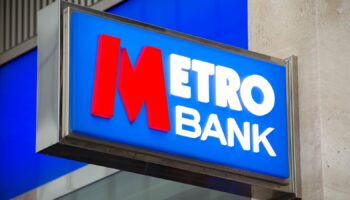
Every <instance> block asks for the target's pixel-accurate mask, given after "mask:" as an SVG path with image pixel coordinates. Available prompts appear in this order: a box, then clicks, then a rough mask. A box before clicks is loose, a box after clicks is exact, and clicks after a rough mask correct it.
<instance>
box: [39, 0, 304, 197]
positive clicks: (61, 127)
mask: <svg viewBox="0 0 350 200" xmlns="http://www.w3.org/2000/svg"><path fill="white" fill-rule="evenodd" d="M72 11H79V12H84V13H88V14H92V15H95V16H99V17H102V18H106V19H109V20H114V21H118V22H121V23H125V24H128V25H131V26H135V27H139V28H142V29H146V30H151V31H154V32H157V33H161V34H166V35H170V36H174V37H177V38H181V39H184V40H188V41H191V42H195V43H199V44H204V45H207V46H211V47H215V48H219V49H223V50H226V51H230V52H233V53H235V54H240V55H244V56H248V57H251V58H255V59H259V60H264V61H268V62H272V63H276V64H279V65H283V66H285V67H286V69H287V70H286V72H287V75H286V77H287V100H288V102H287V104H288V130H289V131H288V139H289V147H288V148H289V170H290V177H289V178H288V179H287V180H281V179H277V178H274V177H269V176H265V175H259V174H254V173H251V172H247V171H243V170H238V169H232V168H229V167H224V166H217V165H213V164H208V163H203V162H198V161H194V160H189V159H184V158H178V157H174V156H168V155H164V154H161V153H157V152H153V151H150V150H144V149H140V148H134V147H129V146H125V145H119V144H115V143H108V142H101V141H98V140H95V139H92V138H87V137H83V136H81V135H77V134H76V133H73V132H71V131H70V129H69V55H70V54H69V39H70V38H69V27H70V14H71V12H72ZM38 50H39V57H38V86H37V87H38V90H37V139H36V140H37V143H36V150H37V152H40V153H45V154H51V155H56V156H60V157H65V158H70V159H74V160H79V161H84V162H88V163H92V164H98V165H103V166H107V167H113V168H118V169H122V170H127V171H131V172H136V173H141V174H146V175H151V176H155V177H160V178H165V179H170V180H174V181H179V182H183V183H189V184H193V185H198V186H203V187H207V188H211V189H217V190H221V191H225V192H231V193H235V194H238V195H244V196H250V197H256V198H264V199H266V198H298V197H300V195H301V190H300V188H301V187H300V167H299V165H300V164H299V123H298V120H299V119H298V94H297V89H298V85H297V58H296V57H295V56H291V57H289V58H288V59H285V60H282V59H278V58H274V57H270V56H266V55H262V54H258V53H255V52H251V51H247V50H243V49H239V48H235V47H232V46H228V45H225V44H220V43H216V42H213V41H209V40H205V39H201V38H197V37H194V36H189V35H185V34H182V33H178V32H174V31H171V30H167V29H164V28H160V27H156V26H152V25H149V24H144V23H141V22H137V21H133V20H130V19H126V18H122V17H119V16H115V15H111V14H108V13H105V12H101V11H96V10H92V9H89V8H84V7H81V6H77V5H73V4H70V3H67V2H63V1H57V2H55V3H53V4H52V5H50V6H48V7H47V8H45V9H43V10H41V11H40V12H39V14H38Z"/></svg>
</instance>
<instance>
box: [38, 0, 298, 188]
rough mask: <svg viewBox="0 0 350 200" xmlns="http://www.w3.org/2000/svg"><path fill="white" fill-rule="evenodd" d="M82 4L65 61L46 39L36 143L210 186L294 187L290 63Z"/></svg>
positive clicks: (73, 16)
mask: <svg viewBox="0 0 350 200" xmlns="http://www.w3.org/2000/svg"><path fill="white" fill-rule="evenodd" d="M63 4H66V3H63ZM68 5H70V6H73V5H71V4H68ZM73 8H74V9H66V10H65V12H63V14H62V15H61V16H62V21H63V23H62V26H61V33H60V34H61V38H62V41H61V42H62V43H61V44H60V45H61V48H62V50H60V51H57V54H58V55H60V56H59V57H60V58H61V61H62V62H61V63H60V62H58V63H60V64H59V65H58V68H55V67H54V66H55V64H53V65H52V64H50V65H49V64H47V63H49V61H48V60H50V56H51V55H52V54H55V53H51V54H49V52H50V50H48V51H43V50H41V49H45V48H48V47H46V46H45V45H47V43H50V42H51V41H50V40H46V42H45V43H44V42H43V43H41V41H44V40H39V63H43V64H39V72H38V73H39V74H38V77H39V78H38V87H39V89H38V126H37V127H38V130H37V149H38V151H41V152H44V153H45V152H46V153H50V154H53V155H59V156H63V157H68V158H73V159H77V160H82V161H87V162H91V163H95V164H100V165H106V166H109V167H116V168H121V169H123V170H129V171H134V172H138V173H145V174H150V175H154V176H157V177H162V178H169V179H172V180H177V181H181V182H187V183H188V182H190V183H192V182H193V184H196V185H201V186H205V187H210V188H217V187H218V186H217V185H216V186H214V185H211V184H212V183H210V181H209V182H208V180H211V179H210V177H211V178H215V179H212V180H217V179H220V180H221V179H222V180H225V181H227V180H232V181H238V182H240V181H242V182H243V183H245V184H246V183H251V180H252V179H254V180H256V181H257V182H256V183H258V184H261V183H268V184H267V187H270V186H273V187H274V188H275V186H276V185H277V186H278V187H279V188H280V189H281V190H283V191H292V189H290V188H292V187H294V186H293V185H291V183H292V182H294V179H295V177H296V171H295V170H296V168H295V167H293V166H294V165H295V160H294V159H295V157H296V154H295V151H294V145H295V143H294V142H292V141H294V140H295V138H294V136H293V135H291V131H292V130H293V127H294V125H293V120H294V117H293V114H294V113H295V112H296V111H295V110H294V108H292V107H291V105H293V103H294V102H293V101H294V97H293V93H292V92H291V89H290V88H293V86H294V85H293V82H290V80H291V79H290V74H291V71H290V70H288V69H289V68H288V67H290V63H289V64H288V62H286V61H284V60H281V59H277V58H272V57H268V56H264V55H261V54H257V53H253V52H249V51H245V50H241V49H237V48H234V47H230V46H227V45H224V44H218V43H215V42H212V41H207V40H203V39H199V38H195V37H193V36H187V35H184V34H181V33H176V32H173V31H169V30H165V29H162V28H159V27H154V26H151V25H145V24H142V23H139V22H135V21H131V20H127V19H123V18H119V17H116V16H111V15H107V14H104V15H102V17H100V16H98V13H97V11H91V10H89V9H85V8H84V9H83V8H80V7H79V9H78V8H77V6H73ZM48 26H49V25H48V24H46V26H45V28H46V29H48ZM52 26H54V25H52ZM45 34H47V33H46V32H45V31H43V33H42V34H41V35H42V36H41V37H42V38H45V37H44V36H46V35H45ZM39 39H40V24H39ZM53 46H54V45H52V47H53ZM52 51H55V49H53V50H52ZM46 54H47V55H46ZM40 56H42V58H41V57H40ZM45 56H47V59H45V58H46V57H45ZM41 60H42V62H41ZM40 69H42V70H40ZM55 69H59V71H55ZM45 70H46V71H45ZM50 70H51V71H50ZM52 74H53V75H52ZM55 74H56V75H57V74H58V76H56V75H55ZM57 77H60V78H59V79H57ZM45 80H47V81H45ZM51 80H53V81H51ZM56 81H57V82H58V83H59V84H58V85H57V86H55V85H54V86H50V84H51V83H55V82H56ZM52 88H57V90H52ZM53 91H54V92H53ZM55 91H56V93H55ZM57 94H58V96H57V100H58V102H56V103H57V104H55V103H54V104H55V105H57V108H58V110H57V112H54V111H55V110H53V111H50V112H53V113H54V114H53V115H47V110H50V109H51V110H52V108H55V106H53V107H52V106H49V105H50V103H45V102H48V98H47V97H48V96H50V95H51V96H52V95H53V96H55V95H57ZM291 97H293V98H291ZM51 102H55V101H51ZM51 116H53V118H52V120H49V119H50V117H51ZM54 117H57V118H54ZM52 121H54V122H57V123H52V124H50V123H51V122H52ZM48 124H50V126H49V125H48ZM52 127H54V128H52ZM48 132H50V133H49V134H48ZM51 132H55V133H54V134H52V133H51ZM50 134H51V135H50ZM57 135H58V136H57ZM52 144H55V145H52ZM291 150H292V151H291ZM169 170H170V171H169ZM174 170H175V171H174ZM179 170H180V171H181V174H183V176H184V178H183V179H181V177H180V176H179V175H178V176H176V175H175V174H176V173H179ZM174 172H176V173H174ZM194 174H195V175H196V177H197V176H199V180H197V182H196V181H190V180H193V179H191V178H188V177H192V175H194ZM181 176H182V175H181ZM186 177H187V178H186ZM204 177H206V178H204ZM197 178H198V177H197ZM208 178H209V179H208ZM264 181H265V182H264ZM208 184H209V185H208ZM225 184H226V183H225ZM286 188H287V189H286ZM222 190H225V191H226V189H222Z"/></svg>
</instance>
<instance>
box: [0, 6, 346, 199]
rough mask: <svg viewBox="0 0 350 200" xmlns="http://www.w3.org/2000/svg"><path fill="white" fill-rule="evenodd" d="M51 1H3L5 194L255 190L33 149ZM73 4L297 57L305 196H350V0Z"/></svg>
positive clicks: (216, 195)
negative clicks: (41, 39)
mask: <svg viewBox="0 0 350 200" xmlns="http://www.w3.org/2000/svg"><path fill="white" fill-rule="evenodd" d="M52 2H53V1H45V0H38V1H36V0H30V1H20V0H18V1H17V0H16V1H10V0H0V27H1V29H0V30H2V31H1V34H0V64H1V67H0V96H1V99H0V108H1V113H0V118H1V122H0V133H1V134H2V137H1V138H0V139H1V142H2V144H4V145H3V146H2V147H1V148H0V149H1V155H2V157H1V170H0V185H1V188H2V189H1V190H0V197H1V199H8V198H14V197H17V198H20V199H21V198H24V199H26V198H30V199H52V198H61V199H79V198H81V199H89V198H90V199H96V198H101V199H125V198H130V199H198V198H202V199H247V197H241V196H236V195H231V194H227V193H223V192H219V191H214V190H209V189H204V188H199V187H195V186H191V185H186V184H182V183H176V182H171V181H166V180H162V179H157V178H152V177H148V176H143V175H136V174H132V173H129V172H124V171H118V170H115V169H109V168H104V167H98V166H94V165H89V164H85V163H80V162H76V161H70V160H65V159H61V158H55V157H51V156H45V155H37V154H36V153H35V123H36V122H35V121H36V115H35V105H36V87H37V86H36V76H37V71H36V67H37V50H36V45H37V38H36V34H37V31H36V27H37V26H36V18H37V14H36V12H37V11H38V10H40V9H42V8H44V7H46V6H48V5H50V4H51V3H52ZM72 3H76V4H80V5H82V6H88V7H91V8H94V9H97V10H105V11H107V12H109V13H112V14H116V15H120V16H123V17H127V18H131V19H135V20H138V21H142V22H145V23H150V24H153V25H157V26H160V27H164V28H168V29H171V30H175V31H179V32H183V33H186V34H190V35H194V36H197V37H202V38H205V39H209V40H213V41H216V42H220V43H225V44H228V45H232V46H236V47H239V48H242V49H248V50H250V51H255V52H258V53H263V54H266V55H271V56H274V57H278V58H282V59H283V58H287V57H289V56H291V55H296V56H298V70H299V72H298V77H299V82H298V85H299V124H300V158H301V160H300V166H301V182H302V198H303V199H348V198H349V197H350V193H349V189H350V183H349V181H350V172H349V171H348V170H347V168H348V163H349V162H350V157H349V154H348V151H349V148H348V146H349V145H348V144H350V135H349V134H348V133H347V132H348V131H347V130H348V129H349V128H350V125H349V123H348V122H349V121H350V115H349V114H348V113H349V111H350V106H349V105H348V101H349V100H350V89H349V87H348V86H347V84H348V82H349V81H348V79H347V77H348V76H349V75H350V70H349V68H348V67H347V62H348V60H349V57H350V56H348V55H349V49H350V41H349V40H350V20H349V19H350V2H347V1H346V0H339V1H327V0H307V1H301V0H300V1H283V2H282V1H281V2H277V1H253V0H249V1H245V0H244V1H234V2H230V1H157V0H144V1H142V0H129V1H124V2H121V1H119V0H100V1H91V0H85V1H84V0H81V1H73V2H72Z"/></svg>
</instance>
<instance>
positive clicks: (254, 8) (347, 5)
mask: <svg viewBox="0 0 350 200" xmlns="http://www.w3.org/2000/svg"><path fill="white" fill-rule="evenodd" d="M248 2H249V3H248V13H249V15H248V21H249V23H248V30H249V49H250V50H252V51H257V52H260V53H264V54H268V55H272V56H276V57H280V58H286V57H288V56H290V55H292V54H294V55H297V56H298V58H299V102H300V137H301V170H302V194H303V199H350V114H349V113H350V1H349V0H249V1H248Z"/></svg>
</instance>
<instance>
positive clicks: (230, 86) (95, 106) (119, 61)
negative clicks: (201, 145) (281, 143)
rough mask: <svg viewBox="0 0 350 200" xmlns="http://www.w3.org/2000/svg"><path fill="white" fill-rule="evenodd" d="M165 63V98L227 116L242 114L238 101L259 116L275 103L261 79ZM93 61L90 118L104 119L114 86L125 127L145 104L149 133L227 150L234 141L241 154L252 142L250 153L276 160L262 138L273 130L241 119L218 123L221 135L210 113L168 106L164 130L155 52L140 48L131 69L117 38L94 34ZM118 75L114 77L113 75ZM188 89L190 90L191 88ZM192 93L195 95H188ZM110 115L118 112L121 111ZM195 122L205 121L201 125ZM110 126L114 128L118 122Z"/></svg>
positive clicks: (187, 62) (201, 64)
mask: <svg viewBox="0 0 350 200" xmlns="http://www.w3.org/2000/svg"><path fill="white" fill-rule="evenodd" d="M168 59H169V61H168V62H167V63H169V65H168V66H166V67H168V68H170V70H169V71H170V95H171V96H174V97H178V98H182V99H192V98H193V99H194V100H193V101H192V102H194V103H203V104H208V103H210V101H214V102H215V104H214V105H215V106H217V107H219V108H220V107H221V108H229V109H230V110H232V112H234V111H236V112H242V110H243V108H242V103H243V104H244V106H245V108H246V109H247V111H246V112H248V113H250V114H252V115H255V116H259V117H260V116H264V115H267V114H268V113H270V112H271V111H272V109H273V107H274V105H275V93H274V90H273V88H272V86H271V84H270V83H269V82H268V80H266V79H265V78H264V77H263V76H261V75H257V74H253V75H249V76H247V77H246V78H245V79H244V80H242V81H241V79H240V77H239V75H238V73H237V72H236V71H235V70H234V69H233V68H230V67H224V66H220V65H214V64H213V63H209V62H205V61H202V60H196V59H190V58H189V57H185V56H181V55H177V54H170V55H169V56H168ZM96 63H97V64H96V72H95V82H94V92H93V100H92V114H93V115H94V116H98V117H102V118H105V119H110V118H112V117H113V115H114V104H115V96H116V88H118V90H119V94H120V97H121V100H122V102H123V105H124V108H125V111H126V114H127V116H128V119H129V121H130V123H133V122H134V121H135V120H136V118H137V116H138V114H139V112H140V110H141V108H142V106H143V105H145V107H146V113H147V120H148V127H149V128H151V129H154V130H158V131H162V132H169V131H170V130H171V129H172V128H173V129H175V131H174V132H175V134H177V135H180V136H184V137H188V138H193V139H197V138H198V139H199V138H200V140H202V141H206V140H207V139H208V138H213V139H216V140H218V141H217V142H218V144H219V143H220V144H221V145H224V146H229V147H234V146H235V140H236V141H237V143H239V145H236V146H240V147H238V148H242V149H243V150H245V151H249V150H250V149H251V144H252V146H253V148H252V149H253V152H255V153H259V152H260V145H261V146H263V147H264V148H265V150H266V151H267V153H268V154H269V156H271V157H276V156H277V155H276V152H275V151H274V149H273V148H272V146H271V144H270V142H269V140H268V138H267V136H268V135H269V134H270V133H271V132H273V130H274V128H272V127H268V128H266V129H265V130H264V131H263V132H262V133H260V132H259V124H251V123H250V122H249V121H245V122H244V123H243V124H240V125H238V124H237V122H236V120H235V119H234V118H227V119H226V120H224V121H226V127H227V128H226V131H224V130H223V128H222V125H221V124H220V120H219V117H218V114H216V113H211V114H210V115H209V116H201V110H196V109H195V108H191V107H190V106H191V105H187V106H185V105H181V104H179V105H175V107H173V108H170V109H172V110H174V111H175V122H174V123H173V124H174V125H175V126H174V127H170V117H169V106H168V101H167V89H166V86H165V80H164V67H165V66H164V65H163V58H162V51H161V49H159V48H154V47H151V46H145V47H144V48H143V49H142V50H141V52H140V55H139V57H138V58H137V61H136V62H135V63H136V64H135V66H134V67H133V66H132V64H131V61H130V59H129V55H128V53H127V49H126V48H123V49H122V50H120V39H119V38H115V37H112V36H107V35H100V36H99V42H98V52H97V60H96ZM118 66H119V67H118ZM118 68H119V70H118ZM118 71H119V77H118V76H117V75H118ZM190 73H193V75H194V76H195V77H196V79H197V80H196V82H195V83H192V84H191V83H189V76H190ZM117 77H118V78H117ZM187 84H189V85H187ZM117 85H118V87H117ZM190 85H192V86H194V87H196V88H191V86H190ZM213 86H214V87H213ZM253 88H256V89H257V90H259V92H261V94H260V95H261V96H262V101H261V102H257V101H256V100H255V99H254V97H253V94H252V92H253ZM192 90H194V91H196V92H195V94H194V95H193V96H192V93H194V92H192ZM210 90H214V93H215V94H214V96H213V98H212V99H211V98H210ZM168 91H169V90H168ZM238 93H239V94H240V95H238ZM239 96H240V97H241V98H239ZM241 102H242V103H241ZM116 112H117V113H121V111H119V112H118V111H116ZM227 112H230V111H227ZM185 116H187V117H185ZM219 116H220V115H219ZM220 117H221V116H220ZM201 120H202V121H205V122H204V123H201ZM201 124H203V127H202V126H201ZM113 125H114V124H113ZM115 125H116V126H118V124H115ZM272 125H273V124H272ZM186 126H187V127H189V129H187V130H186V129H185V128H184V127H186ZM240 127H242V129H241V128H240ZM251 135H252V136H251ZM250 138H252V139H250Z"/></svg>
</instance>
